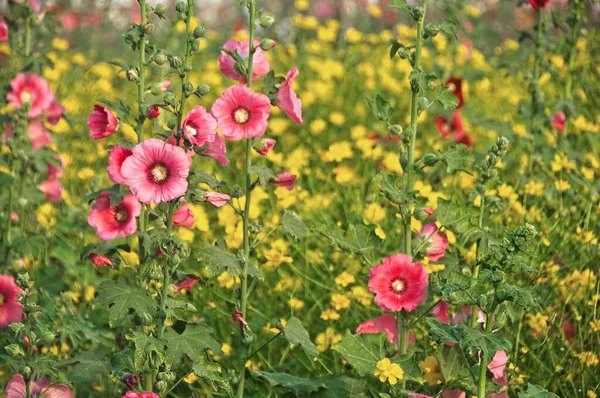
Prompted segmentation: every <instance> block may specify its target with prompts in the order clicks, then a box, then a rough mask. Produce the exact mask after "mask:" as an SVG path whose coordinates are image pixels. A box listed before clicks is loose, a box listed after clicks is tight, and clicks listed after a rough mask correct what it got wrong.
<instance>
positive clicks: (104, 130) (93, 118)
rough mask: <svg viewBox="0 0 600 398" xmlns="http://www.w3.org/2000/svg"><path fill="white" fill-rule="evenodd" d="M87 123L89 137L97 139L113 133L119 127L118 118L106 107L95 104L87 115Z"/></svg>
mask: <svg viewBox="0 0 600 398" xmlns="http://www.w3.org/2000/svg"><path fill="white" fill-rule="evenodd" d="M87 124H88V127H89V129H90V132H91V134H90V138H91V139H93V140H99V139H101V138H104V137H108V136H109V135H111V134H112V133H114V132H115V130H116V129H117V127H119V120H118V119H117V117H116V116H115V115H113V113H112V112H111V111H110V110H109V109H108V108H107V107H105V106H102V105H97V104H96V105H94V112H93V113H90V115H89V116H88V120H87Z"/></svg>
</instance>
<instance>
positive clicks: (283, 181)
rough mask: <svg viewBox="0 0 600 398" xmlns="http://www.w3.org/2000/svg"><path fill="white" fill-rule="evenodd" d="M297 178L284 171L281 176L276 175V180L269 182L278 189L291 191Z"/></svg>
mask: <svg viewBox="0 0 600 398" xmlns="http://www.w3.org/2000/svg"><path fill="white" fill-rule="evenodd" d="M297 177H298V176H297V175H296V174H291V173H288V172H287V171H286V172H283V173H281V174H277V178H278V180H277V181H275V180H271V183H272V184H275V185H277V186H278V187H284V188H285V189H287V190H288V191H291V190H292V189H294V184H295V182H296V178H297Z"/></svg>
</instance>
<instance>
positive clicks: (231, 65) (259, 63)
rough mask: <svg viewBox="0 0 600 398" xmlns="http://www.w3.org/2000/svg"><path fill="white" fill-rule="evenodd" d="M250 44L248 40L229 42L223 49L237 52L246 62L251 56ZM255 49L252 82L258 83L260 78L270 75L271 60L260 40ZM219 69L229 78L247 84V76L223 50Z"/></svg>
mask: <svg viewBox="0 0 600 398" xmlns="http://www.w3.org/2000/svg"><path fill="white" fill-rule="evenodd" d="M248 43H249V40H248V39H246V40H244V41H243V42H239V41H235V40H228V41H227V42H226V43H225V45H224V46H223V49H224V50H227V51H229V52H235V51H237V53H238V54H239V55H240V57H241V58H242V59H243V60H246V59H248V56H249V54H250V46H249V44H248ZM254 47H255V48H256V50H255V51H254V56H253V58H252V65H253V67H252V81H256V80H258V78H259V77H261V76H263V75H266V74H267V73H269V69H270V66H269V59H268V58H267V57H266V55H265V53H264V51H263V50H262V49H261V48H260V40H254ZM219 67H220V68H221V72H223V74H224V75H225V76H227V77H228V78H230V79H233V80H236V81H239V82H240V83H242V84H245V83H246V80H247V79H246V76H243V75H242V74H240V72H238V71H237V70H236V68H235V60H234V59H233V57H232V56H231V55H229V54H227V53H226V52H225V51H223V50H221V55H220V56H219Z"/></svg>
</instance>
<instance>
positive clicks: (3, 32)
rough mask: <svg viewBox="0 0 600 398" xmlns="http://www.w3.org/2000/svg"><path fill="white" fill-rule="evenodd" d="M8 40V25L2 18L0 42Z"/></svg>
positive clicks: (0, 22)
mask: <svg viewBox="0 0 600 398" xmlns="http://www.w3.org/2000/svg"><path fill="white" fill-rule="evenodd" d="M7 40H8V25H7V24H6V21H5V20H4V18H2V17H0V41H7Z"/></svg>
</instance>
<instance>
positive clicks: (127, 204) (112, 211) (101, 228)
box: [88, 191, 142, 241]
mask: <svg viewBox="0 0 600 398" xmlns="http://www.w3.org/2000/svg"><path fill="white" fill-rule="evenodd" d="M141 210H142V205H140V202H138V200H137V199H136V198H135V196H133V195H126V196H125V197H124V198H123V202H121V203H119V204H118V205H116V206H115V207H110V193H109V192H107V191H104V192H102V193H101V194H100V196H98V197H97V198H96V203H95V204H94V206H92V210H91V211H90V213H89V214H88V224H90V225H91V226H92V227H94V228H96V235H98V237H99V238H100V239H102V240H104V241H109V240H113V239H115V238H118V237H121V238H124V237H126V236H129V235H131V234H133V233H134V232H135V230H136V229H137V222H136V219H135V218H136V217H137V216H139V215H140V212H141Z"/></svg>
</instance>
